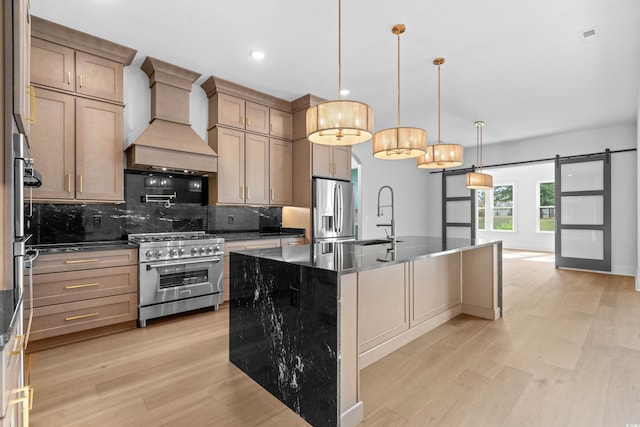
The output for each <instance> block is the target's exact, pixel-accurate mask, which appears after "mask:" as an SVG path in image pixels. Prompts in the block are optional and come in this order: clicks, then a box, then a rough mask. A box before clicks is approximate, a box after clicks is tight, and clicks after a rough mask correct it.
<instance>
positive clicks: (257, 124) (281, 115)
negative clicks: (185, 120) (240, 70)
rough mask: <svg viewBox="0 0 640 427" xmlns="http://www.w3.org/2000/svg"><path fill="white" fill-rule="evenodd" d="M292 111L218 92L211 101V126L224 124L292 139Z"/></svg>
mask: <svg viewBox="0 0 640 427" xmlns="http://www.w3.org/2000/svg"><path fill="white" fill-rule="evenodd" d="M292 123H293V122H292V116H291V113H288V112H285V111H280V110H277V109H275V108H270V107H268V106H266V105H262V104H258V103H256V102H251V101H247V100H245V99H242V98H239V97H236V96H231V95H228V94H226V93H221V92H216V93H215V94H213V96H212V101H211V102H210V103H209V126H210V127H211V126H213V125H223V126H231V127H234V128H238V129H244V130H247V131H250V132H255V133H260V134H264V135H269V136H273V137H278V138H284V139H291V137H292V135H293V124H292Z"/></svg>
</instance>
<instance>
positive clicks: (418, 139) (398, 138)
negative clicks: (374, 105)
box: [373, 24, 427, 160]
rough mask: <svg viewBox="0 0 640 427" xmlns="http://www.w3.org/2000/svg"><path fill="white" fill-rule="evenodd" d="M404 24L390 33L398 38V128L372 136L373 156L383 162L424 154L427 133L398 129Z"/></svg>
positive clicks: (419, 130)
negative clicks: (401, 43)
mask: <svg viewBox="0 0 640 427" xmlns="http://www.w3.org/2000/svg"><path fill="white" fill-rule="evenodd" d="M405 29H406V27H405V26H404V24H397V25H394V26H393V28H392V29H391V32H392V33H393V34H395V35H397V36H398V127H396V128H389V129H384V130H381V131H379V132H376V134H375V135H373V156H374V157H376V158H378V159H385V160H402V159H410V158H414V157H418V156H422V155H424V154H425V150H426V148H427V133H426V132H425V131H424V130H422V129H419V128H413V127H400V34H402V33H404V32H405Z"/></svg>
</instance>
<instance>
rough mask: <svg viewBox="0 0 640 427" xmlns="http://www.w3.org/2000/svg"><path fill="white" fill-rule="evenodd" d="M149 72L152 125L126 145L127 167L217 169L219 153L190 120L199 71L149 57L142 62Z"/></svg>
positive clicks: (199, 172) (202, 172) (204, 171)
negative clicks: (192, 125)
mask: <svg viewBox="0 0 640 427" xmlns="http://www.w3.org/2000/svg"><path fill="white" fill-rule="evenodd" d="M140 68H141V69H142V71H144V72H145V73H146V74H147V76H149V87H150V88H151V121H150V122H149V127H148V128H146V129H145V130H144V131H143V132H142V134H140V136H139V137H138V139H136V140H135V141H134V142H133V143H132V144H131V145H129V146H128V147H127V148H125V152H126V153H127V167H128V168H129V169H138V170H149V169H151V170H159V171H170V172H179V173H192V174H197V175H205V174H208V173H211V172H217V171H218V155H217V154H216V153H215V151H213V149H212V148H211V147H209V145H207V143H206V142H205V141H204V140H203V139H202V138H200V137H199V136H198V134H197V133H196V132H195V131H194V130H193V129H192V128H191V125H190V123H189V93H191V86H192V84H193V82H194V81H196V79H197V78H198V77H200V74H198V73H195V72H193V71H190V70H186V69H184V68H180V67H178V66H175V65H172V64H169V63H167V62H164V61H160V60H159V59H155V58H151V57H147V59H145V60H144V62H143V63H142V65H141V66H140Z"/></svg>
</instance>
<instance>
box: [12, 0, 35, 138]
mask: <svg viewBox="0 0 640 427" xmlns="http://www.w3.org/2000/svg"><path fill="white" fill-rule="evenodd" d="M13 11H14V15H13V35H14V37H13V88H14V94H13V113H14V116H15V118H16V121H17V122H18V126H19V127H22V130H23V131H24V133H25V134H26V135H27V136H28V135H29V134H30V125H31V123H33V121H34V119H35V109H34V105H33V101H34V93H33V87H31V84H30V77H29V76H30V64H31V61H30V57H31V13H30V2H29V0H13ZM32 109H33V111H32Z"/></svg>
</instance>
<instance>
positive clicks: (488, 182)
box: [467, 120, 493, 190]
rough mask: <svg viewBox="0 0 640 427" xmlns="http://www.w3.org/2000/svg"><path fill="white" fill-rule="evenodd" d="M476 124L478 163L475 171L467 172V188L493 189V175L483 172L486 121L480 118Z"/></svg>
mask: <svg viewBox="0 0 640 427" xmlns="http://www.w3.org/2000/svg"><path fill="white" fill-rule="evenodd" d="M475 125H476V163H477V164H478V166H476V168H475V172H468V173H467V188H471V189H474V190H493V176H491V175H489V174H486V173H482V128H483V127H484V122H481V121H480V120H478V121H477V122H475Z"/></svg>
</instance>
